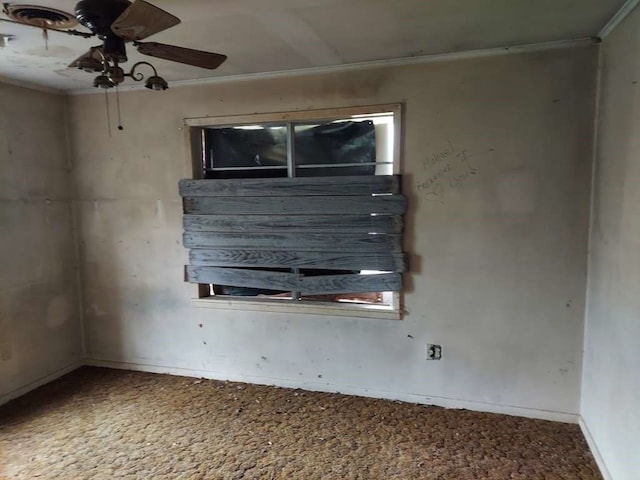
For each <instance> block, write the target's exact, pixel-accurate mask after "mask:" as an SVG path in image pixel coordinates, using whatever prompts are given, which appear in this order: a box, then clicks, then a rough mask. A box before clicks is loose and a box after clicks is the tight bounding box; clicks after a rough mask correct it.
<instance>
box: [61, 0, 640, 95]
mask: <svg viewBox="0 0 640 480" xmlns="http://www.w3.org/2000/svg"><path fill="white" fill-rule="evenodd" d="M637 1H640V0H637ZM597 43H598V41H597V39H596V38H590V37H585V38H576V39H573V40H562V41H556V42H543V43H532V44H527V45H514V46H506V47H497V48H484V49H479V50H467V51H464V52H450V53H439V54H433V55H421V56H416V57H403V58H394V59H389V60H375V61H371V62H360V63H350V64H346V65H332V66H324V67H311V68H300V69H295V70H283V71H277V72H264V73H249V74H243V75H227V76H217V77H208V78H199V79H195V80H177V81H173V82H170V88H182V87H192V86H202V85H213V84H219V83H228V82H238V81H246V80H257V79H272V78H282V77H295V76H302V75H314V74H326V73H341V72H350V71H356V70H367V69H372V68H380V67H399V66H405V65H417V64H425V63H435V62H444V61H452V60H464V59H472V58H481V57H493V56H498V55H513V54H519V53H529V52H540V51H546V50H558V49H564V48H576V47H585V46H591V45H595V44H597ZM119 90H120V92H130V91H137V90H145V91H146V90H147V89H146V88H145V87H144V85H139V84H136V85H125V86H122V85H121V86H120V87H119ZM65 93H66V94H68V95H96V94H99V93H102V90H101V89H97V88H83V89H76V90H67V91H66V92H65Z"/></svg>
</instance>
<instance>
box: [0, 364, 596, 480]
mask: <svg viewBox="0 0 640 480" xmlns="http://www.w3.org/2000/svg"><path fill="white" fill-rule="evenodd" d="M0 478H2V479H13V478H21V479H34V478H38V479H111V478H131V479H134V478H135V479H154V480H155V479H190V480H191V479H225V480H227V479H228V480H231V479H285V478H286V479H336V480H338V479H340V480H342V479H375V480H377V479H381V480H386V479H442V480H445V479H446V480H449V479H451V480H453V479H464V480H480V479H500V480H504V479H527V480H532V479H546V480H551V479H571V480H576V479H588V480H591V479H593V480H595V479H598V480H599V479H601V477H600V475H599V474H598V473H597V468H596V466H595V464H594V462H593V459H592V457H591V455H590V453H589V451H588V449H587V446H586V444H585V441H584V439H583V437H582V435H581V433H580V430H579V429H578V427H577V426H575V425H566V424H561V423H552V422H545V421H539V420H528V419H523V418H518V417H510V416H503V415H494V414H484V413H475V412H470V411H465V410H445V409H442V408H437V407H426V406H421V405H412V404H406V403H399V402H390V401H383V400H372V399H366V398H357V397H350V396H346V395H339V394H323V393H311V392H303V391H300V390H288V389H280V388H273V387H262V386H255V385H247V384H238V383H226V382H215V381H209V380H196V379H193V378H186V377H174V376H168V375H154V374H146V373H135V372H127V371H117V370H108V369H99V368H82V369H80V370H77V371H76V372H73V373H71V374H69V375H67V376H65V377H63V378H62V379H60V380H58V381H55V382H53V383H51V384H49V385H46V386H44V387H42V388H40V389H38V390H36V391H34V392H32V393H30V394H28V395H26V396H24V397H22V398H20V399H18V400H16V401H14V402H11V403H10V404H8V405H5V406H4V407H0Z"/></svg>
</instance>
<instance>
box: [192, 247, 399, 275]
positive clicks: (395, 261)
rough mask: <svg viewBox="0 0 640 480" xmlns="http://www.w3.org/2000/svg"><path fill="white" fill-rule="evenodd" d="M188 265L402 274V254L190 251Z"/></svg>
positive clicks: (235, 250) (244, 250)
mask: <svg viewBox="0 0 640 480" xmlns="http://www.w3.org/2000/svg"><path fill="white" fill-rule="evenodd" d="M189 263H190V264H191V265H199V266H204V265H211V266H215V267H261V268H269V267H271V268H317V269H323V270H325V269H326V270H330V269H336V270H379V271H384V272H405V271H406V270H407V260H406V257H405V255H404V254H402V253H397V254H388V255H375V254H363V253H359V252H358V253H342V252H307V251H300V250H250V249H233V248H224V249H215V250H213V249H199V248H197V249H192V250H190V251H189Z"/></svg>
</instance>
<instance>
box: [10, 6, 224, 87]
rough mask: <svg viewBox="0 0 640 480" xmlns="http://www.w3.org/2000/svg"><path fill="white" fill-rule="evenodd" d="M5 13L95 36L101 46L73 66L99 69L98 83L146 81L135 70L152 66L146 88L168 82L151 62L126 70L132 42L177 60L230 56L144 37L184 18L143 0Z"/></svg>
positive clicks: (206, 61)
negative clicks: (69, 9) (128, 46)
mask: <svg viewBox="0 0 640 480" xmlns="http://www.w3.org/2000/svg"><path fill="white" fill-rule="evenodd" d="M3 12H4V13H5V15H7V16H8V17H9V19H10V20H8V19H3V18H0V20H1V21H5V22H10V23H20V24H23V25H27V26H31V27H37V28H41V29H43V30H44V31H45V33H46V32H47V31H48V30H52V31H56V32H61V33H66V34H69V35H77V36H82V37H86V38H90V37H94V36H97V37H98V38H99V39H100V40H101V41H102V45H97V46H95V47H91V48H90V49H89V51H88V52H87V53H85V54H83V55H82V56H80V57H79V58H77V59H76V60H74V61H73V62H71V64H70V65H69V67H71V68H78V69H80V70H83V71H85V72H92V73H96V72H99V73H100V74H99V75H98V76H97V77H96V78H95V79H94V81H93V85H94V86H95V87H97V88H103V89H108V88H112V87H117V86H118V85H119V84H120V83H122V82H123V81H124V80H125V78H127V77H128V78H131V79H133V80H135V81H142V80H144V78H145V77H144V75H143V74H142V73H140V72H138V71H137V69H138V68H139V67H140V66H143V65H144V66H148V67H151V69H152V70H153V75H152V76H150V77H148V78H147V81H146V83H145V87H146V88H148V89H150V90H156V91H161V90H166V89H167V88H168V84H167V81H166V80H165V79H164V78H162V77H160V76H159V75H158V72H157V71H156V68H155V67H154V66H153V65H151V64H150V63H149V62H137V63H136V64H134V65H133V66H132V67H131V70H130V71H129V72H128V73H125V72H124V70H123V69H122V68H121V67H120V64H122V63H125V62H127V60H128V58H127V50H126V44H127V43H132V44H133V45H134V46H135V47H136V48H137V50H138V52H139V53H141V54H143V55H149V56H152V57H156V58H161V59H164V60H169V61H173V62H179V63H183V64H186V65H192V66H196V67H201V68H207V69H211V70H213V69H215V68H218V67H219V66H220V65H221V64H222V63H223V62H224V61H225V60H226V59H227V57H226V55H222V54H219V53H211V52H204V51H201V50H194V49H190V48H184V47H177V46H174V45H166V44H162V43H157V42H142V41H141V40H144V39H146V38H147V37H150V36H151V35H154V34H156V33H158V32H161V31H163V30H166V29H168V28H171V27H173V26H175V25H178V24H179V23H180V19H179V18H178V17H176V16H174V15H172V14H170V13H168V12H166V11H164V10H162V9H161V8H158V7H156V6H155V5H152V4H150V3H148V2H146V1H144V0H133V1H129V0H80V1H79V2H78V3H77V4H76V6H75V10H74V15H71V14H69V13H66V12H62V11H60V10H56V9H52V8H49V7H40V6H35V5H21V4H20V5H18V4H8V3H5V4H4V9H3ZM77 23H80V24H81V25H82V26H84V27H86V28H87V29H89V30H90V32H91V33H88V32H80V31H77V30H72V29H71V27H73V26H75V25H76V24H77Z"/></svg>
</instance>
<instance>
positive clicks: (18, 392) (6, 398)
mask: <svg viewBox="0 0 640 480" xmlns="http://www.w3.org/2000/svg"><path fill="white" fill-rule="evenodd" d="M85 364H86V362H85V360H84V359H80V360H76V361H75V362H73V363H70V364H69V365H67V366H66V367H63V368H60V369H58V370H56V371H55V372H53V373H50V374H49V375H46V376H44V377H41V378H39V379H37V380H34V381H33V382H30V383H27V384H26V385H24V386H22V387H20V388H17V389H15V390H12V391H11V392H9V393H5V394H4V395H2V396H0V405H4V404H5V403H7V402H10V401H11V400H13V399H15V398H18V397H21V396H22V395H24V394H26V393H29V392H30V391H31V390H35V389H36V388H38V387H41V386H43V385H46V384H47V383H49V382H53V381H54V380H56V379H57V378H60V377H62V376H63V375H66V374H67V373H70V372H73V371H74V370H76V369H78V368H80V367H82V366H84V365H85Z"/></svg>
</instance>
